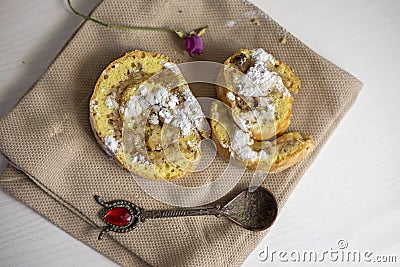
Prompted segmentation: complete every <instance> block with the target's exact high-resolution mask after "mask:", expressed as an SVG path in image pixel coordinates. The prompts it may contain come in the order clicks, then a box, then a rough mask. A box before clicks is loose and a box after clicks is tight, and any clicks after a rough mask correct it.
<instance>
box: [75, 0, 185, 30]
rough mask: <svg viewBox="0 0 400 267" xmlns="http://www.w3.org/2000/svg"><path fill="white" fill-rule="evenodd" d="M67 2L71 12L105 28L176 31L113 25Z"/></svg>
mask: <svg viewBox="0 0 400 267" xmlns="http://www.w3.org/2000/svg"><path fill="white" fill-rule="evenodd" d="M67 2H68V6H69V8H70V9H71V10H72V12H74V13H75V14H76V15H78V16H80V17H82V18H84V19H87V20H91V21H93V22H95V23H97V24H100V25H103V26H105V27H107V28H113V29H122V30H141V31H160V32H173V33H177V30H171V29H168V28H152V27H131V26H121V25H113V24H108V23H105V22H102V21H99V20H97V19H94V18H92V17H90V16H87V15H85V14H82V13H80V12H79V11H78V10H76V9H75V8H74V7H73V6H72V4H71V0H67Z"/></svg>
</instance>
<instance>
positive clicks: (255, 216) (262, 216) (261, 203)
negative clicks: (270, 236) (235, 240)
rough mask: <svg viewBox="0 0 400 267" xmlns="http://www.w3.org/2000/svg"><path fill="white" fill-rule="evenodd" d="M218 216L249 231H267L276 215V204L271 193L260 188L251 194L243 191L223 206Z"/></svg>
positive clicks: (246, 190)
mask: <svg viewBox="0 0 400 267" xmlns="http://www.w3.org/2000/svg"><path fill="white" fill-rule="evenodd" d="M220 214H221V215H222V216H224V217H226V218H227V219H229V220H231V221H232V222H234V223H236V224H238V225H240V226H241V227H243V228H245V229H247V230H251V231H261V230H265V229H268V228H269V227H270V226H271V225H272V224H273V223H274V221H275V219H276V217H277V215H278V203H277V202H276V199H275V197H274V196H273V195H272V193H271V192H270V191H269V190H267V189H265V188H262V187H258V188H257V189H256V190H254V191H253V192H250V191H249V190H248V189H245V190H243V191H242V192H241V193H239V194H238V195H237V196H236V197H234V198H233V199H232V200H231V201H229V202H228V203H227V204H226V205H225V206H223V207H222V208H221V212H220Z"/></svg>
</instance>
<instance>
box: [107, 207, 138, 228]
mask: <svg viewBox="0 0 400 267" xmlns="http://www.w3.org/2000/svg"><path fill="white" fill-rule="evenodd" d="M131 219H132V215H131V213H130V212H129V210H128V209H126V208H122V207H118V208H112V209H110V210H109V211H108V212H107V213H106V215H104V220H106V222H108V223H110V224H113V225H117V226H126V225H127V224H128V223H129V222H130V221H131Z"/></svg>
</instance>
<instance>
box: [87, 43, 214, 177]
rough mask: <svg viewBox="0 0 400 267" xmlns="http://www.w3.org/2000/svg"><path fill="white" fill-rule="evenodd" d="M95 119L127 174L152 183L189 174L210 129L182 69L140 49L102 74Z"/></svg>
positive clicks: (99, 134) (104, 144) (105, 144)
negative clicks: (153, 180) (147, 179)
mask: <svg viewBox="0 0 400 267" xmlns="http://www.w3.org/2000/svg"><path fill="white" fill-rule="evenodd" d="M90 121H91V125H92V128H93V131H94V133H95V136H96V139H97V141H98V142H99V143H100V145H101V146H102V148H103V149H104V150H105V151H106V152H107V153H108V154H109V155H111V156H112V157H114V158H115V159H116V161H117V162H118V163H120V164H121V165H122V166H123V167H125V168H126V169H127V170H129V171H131V172H132V173H134V174H137V175H140V176H142V177H145V178H149V179H156V180H160V179H166V180H174V179H178V178H181V177H184V176H186V175H188V174H190V173H191V172H192V171H193V170H194V169H195V168H196V166H197V164H198V162H199V160H200V158H201V150H200V141H201V137H202V136H204V137H209V136H210V128H209V125H208V123H207V121H206V119H205V116H204V114H203V113H202V110H201V107H200V105H199V103H198V102H197V100H196V98H195V97H194V95H193V94H192V92H191V91H190V89H189V87H188V85H187V83H186V81H185V80H184V78H183V76H182V75H181V73H180V72H179V69H178V68H177V66H176V65H175V64H174V63H172V62H170V60H169V58H168V57H166V56H163V55H160V54H155V53H150V52H143V51H138V50H135V51H133V52H130V53H127V54H126V55H125V56H123V57H121V58H119V59H117V60H115V61H113V62H112V63H111V64H110V65H109V66H108V67H107V68H106V69H105V70H104V71H103V73H102V74H101V76H100V78H99V79H98V81H97V84H96V86H95V89H94V92H93V95H92V98H91V100H90Z"/></svg>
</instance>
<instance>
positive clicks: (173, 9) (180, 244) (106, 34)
mask: <svg viewBox="0 0 400 267" xmlns="http://www.w3.org/2000/svg"><path fill="white" fill-rule="evenodd" d="M93 16H94V17H96V18H98V19H100V20H103V21H107V22H109V23H113V24H120V25H146V26H150V27H170V28H182V29H183V30H186V31H190V30H192V29H195V28H198V27H201V26H205V25H208V26H209V31H208V32H207V33H206V34H205V35H204V39H203V40H204V43H205V53H204V54H203V55H202V56H200V57H198V58H196V59H195V60H209V61H215V62H220V63H222V62H223V61H224V60H225V59H226V58H227V57H228V56H230V55H232V54H233V53H234V52H235V51H236V50H238V49H240V48H258V47H263V48H265V49H266V50H267V51H269V52H271V53H272V54H273V55H275V56H276V58H277V59H279V60H281V61H283V62H285V63H287V64H288V65H289V66H291V67H293V68H294V69H295V72H296V73H297V75H298V76H299V77H300V79H301V82H302V87H301V89H300V93H299V95H298V96H295V102H294V108H293V118H292V125H291V129H292V130H297V131H300V132H302V133H308V134H310V135H312V136H313V137H314V138H315V140H316V145H317V147H316V150H315V152H314V153H313V154H312V155H311V156H310V157H308V158H307V159H305V160H303V161H302V162H300V163H299V164H297V165H295V166H294V167H292V168H290V169H288V170H287V171H284V172H282V173H280V174H275V175H270V176H269V177H268V179H267V180H266V181H265V182H264V184H263V185H264V186H265V187H267V188H269V189H271V191H272V192H273V193H274V194H275V196H276V197H277V200H278V202H279V206H280V207H281V208H282V206H283V205H284V203H285V201H286V200H287V198H288V196H289V194H290V192H291V191H292V189H293V188H294V186H295V185H296V184H297V182H298V181H299V179H300V178H301V176H302V175H303V173H304V172H305V171H306V170H307V168H308V167H309V166H310V164H311V163H312V161H313V160H314V158H315V157H316V155H317V154H318V152H319V151H320V149H321V148H322V146H323V144H324V143H325V142H326V140H327V139H328V137H329V136H330V135H331V134H332V132H333V130H334V129H335V128H336V126H337V125H338V123H339V121H340V120H341V119H342V117H343V116H344V114H345V113H346V112H347V110H348V109H349V108H350V107H351V105H352V104H353V103H354V101H355V99H356V97H357V94H358V92H359V90H360V89H361V86H362V84H361V83H360V82H359V81H358V80H357V79H356V78H354V77H353V76H351V75H350V74H348V73H347V72H345V71H344V70H342V69H340V68H339V67H337V66H335V65H334V64H332V63H330V62H329V61H327V60H326V59H324V58H322V57H321V56H319V55H317V54H316V53H314V52H313V51H312V50H310V49H309V48H308V47H306V46H305V45H304V44H303V43H301V42H300V41H299V40H297V39H296V38H295V37H293V36H292V35H291V34H289V33H287V32H286V31H285V30H284V29H283V28H282V27H281V26H279V25H278V24H277V23H276V22H274V21H273V20H271V19H270V18H268V16H267V15H265V14H264V13H263V12H262V11H260V10H259V9H258V8H256V7H254V6H253V5H251V4H249V3H246V2H243V1H242V0H232V1H228V0H221V1H209V0H193V1H178V0H168V1H147V0H137V1H123V0H107V1H104V2H103V3H101V4H100V5H99V6H98V7H97V8H96V10H95V11H94V13H93ZM252 19H258V20H259V22H260V25H256V24H254V23H253V22H252ZM228 21H234V25H233V26H232V23H231V22H228ZM227 22H228V23H227ZM283 36H285V37H286V38H287V43H286V44H281V43H280V42H279V40H280V39H281V38H282V37H283ZM134 49H141V50H146V51H155V52H158V53H162V54H165V55H167V56H169V57H171V58H172V60H173V61H175V62H186V61H191V60H193V59H191V58H190V57H189V56H188V55H187V54H186V53H185V52H184V51H183V45H182V40H180V39H179V38H177V37H176V36H174V35H173V34H168V33H159V32H143V31H123V30H115V29H107V28H104V27H102V26H100V25H97V24H94V23H92V22H85V23H84V24H83V25H82V27H81V28H80V29H79V30H78V31H77V32H76V34H75V36H74V37H73V38H72V39H71V40H70V42H69V43H68V44H67V45H66V46H65V48H64V49H63V51H62V52H61V53H60V54H59V55H58V56H57V58H56V59H55V60H54V62H53V63H52V64H51V66H50V67H49V69H48V70H47V71H46V72H45V74H44V75H43V76H42V77H41V78H40V79H39V81H38V82H37V83H36V84H35V85H34V86H33V88H32V89H31V90H30V91H29V92H28V93H27V94H26V95H25V96H24V97H23V98H22V99H21V100H20V102H19V103H18V104H17V106H16V107H15V108H14V110H13V111H12V112H11V113H9V114H8V115H7V116H5V117H4V118H2V119H1V121H0V136H1V137H0V150H1V152H2V153H3V154H4V155H5V156H6V157H7V158H8V159H9V161H10V162H11V163H12V165H13V166H14V167H8V168H7V169H6V171H5V173H4V174H3V176H2V179H0V185H1V186H2V187H3V188H4V189H6V190H7V191H9V192H10V193H11V194H12V195H14V196H15V197H16V198H18V199H21V200H22V201H23V202H25V203H26V204H27V205H29V206H30V207H32V208H33V209H35V210H36V211H38V212H39V213H41V214H42V215H43V216H45V217H46V218H48V219H49V220H50V221H52V222H53V223H55V224H56V225H58V226H59V227H60V228H61V229H63V230H65V231H67V232H68V233H70V234H71V235H73V236H75V237H76V238H77V239H79V240H81V241H82V242H85V243H86V244H88V245H89V246H91V247H93V248H95V249H96V250H98V251H99V252H101V253H103V254H104V255H106V256H108V257H109V258H111V259H113V260H114V261H116V262H117V263H119V264H121V265H124V266H145V265H153V266H238V265H240V264H241V263H242V262H243V261H244V259H245V258H246V257H247V255H248V254H249V253H250V252H251V251H252V250H253V249H254V248H255V246H256V245H257V244H258V243H259V242H260V241H261V239H262V238H263V237H264V236H265V235H266V233H267V232H266V231H263V232H250V231H247V230H244V229H241V228H240V227H238V226H236V225H234V224H232V223H230V222H228V221H226V220H225V219H222V218H221V219H217V218H215V217H211V216H205V217H192V218H190V217H183V218H176V219H160V220H150V221H147V222H146V223H144V224H142V225H140V227H139V228H138V229H136V230H135V231H132V232H129V233H127V234H120V235H116V234H111V235H106V236H105V237H104V239H103V240H102V241H97V234H98V231H99V227H101V226H103V225H104V224H103V223H102V221H101V219H100V218H99V217H98V211H99V208H100V207H99V205H98V204H97V203H95V201H94V200H93V195H94V194H99V195H101V196H102V197H103V198H104V199H106V200H113V199H126V200H130V201H132V202H134V203H136V204H138V205H139V206H141V207H143V208H145V209H158V208H171V207H169V206H168V205H166V204H163V203H160V202H158V201H156V200H154V199H153V198H151V197H150V196H148V195H146V193H145V192H143V191H142V190H141V189H140V188H139V187H138V186H137V184H136V183H135V181H134V180H133V179H132V177H131V176H130V174H129V173H128V172H127V171H125V170H124V169H122V168H121V167H119V166H118V165H117V164H116V163H115V162H114V161H112V160H111V159H109V158H108V157H107V156H106V155H105V153H104V152H103V151H102V150H101V148H100V146H99V145H98V144H97V142H96V140H95V138H94V135H93V133H92V130H91V127H90V124H89V119H88V117H89V114H88V112H89V108H88V102H89V98H90V95H91V94H92V90H93V88H94V85H95V83H96V80H97V78H98V76H99V75H100V73H101V72H102V70H103V69H104V68H105V67H106V66H107V64H108V63H109V62H111V61H112V60H114V59H115V58H118V57H120V56H122V55H123V54H124V53H125V52H128V51H131V50H134ZM192 89H193V91H194V93H195V94H196V95H197V96H210V97H215V93H214V90H213V87H212V86H211V85H208V86H193V87H192ZM218 160H221V159H218ZM215 166H216V167H215V168H217V169H218V166H219V165H218V162H217V164H216V165H215ZM221 166H222V165H221ZM17 169H19V170H17ZM24 177H25V178H24ZM250 178H251V173H246V174H245V175H244V177H243V178H242V179H241V181H240V183H239V184H238V185H237V186H236V187H235V189H234V190H232V192H230V193H229V194H228V195H227V196H225V197H224V198H223V199H221V200H219V201H217V202H218V204H223V203H224V201H226V200H227V199H229V198H230V197H232V196H233V195H234V194H236V193H237V192H239V191H240V190H241V189H243V188H245V187H246V186H247V185H248V184H249V181H250Z"/></svg>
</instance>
